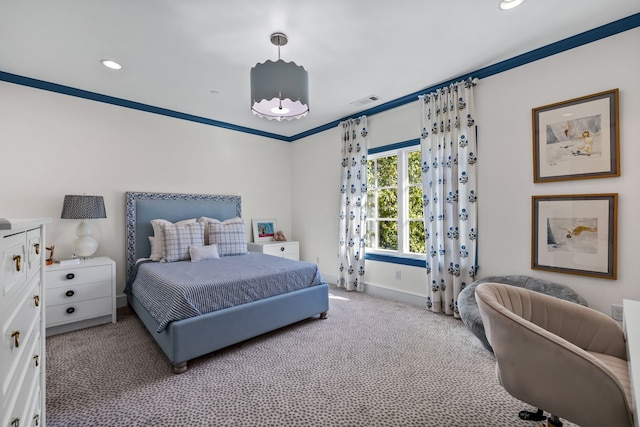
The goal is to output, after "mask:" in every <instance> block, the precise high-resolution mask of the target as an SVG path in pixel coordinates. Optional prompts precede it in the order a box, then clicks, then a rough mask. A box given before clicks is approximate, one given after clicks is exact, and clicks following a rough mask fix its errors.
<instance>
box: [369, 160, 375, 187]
mask: <svg viewBox="0 0 640 427" xmlns="http://www.w3.org/2000/svg"><path fill="white" fill-rule="evenodd" d="M375 185H376V162H375V160H368V161H367V187H369V188H373V187H374V186H375Z"/></svg>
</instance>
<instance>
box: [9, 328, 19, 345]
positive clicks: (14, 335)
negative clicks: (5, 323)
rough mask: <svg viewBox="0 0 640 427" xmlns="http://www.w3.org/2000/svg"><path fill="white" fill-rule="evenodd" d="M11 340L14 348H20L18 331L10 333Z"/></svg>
mask: <svg viewBox="0 0 640 427" xmlns="http://www.w3.org/2000/svg"><path fill="white" fill-rule="evenodd" d="M11 338H13V343H14V344H15V346H16V347H20V331H13V332H11Z"/></svg>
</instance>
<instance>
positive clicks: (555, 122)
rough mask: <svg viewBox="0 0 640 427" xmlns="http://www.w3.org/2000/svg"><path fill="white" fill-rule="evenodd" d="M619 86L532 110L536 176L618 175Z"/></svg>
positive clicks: (548, 178)
mask: <svg viewBox="0 0 640 427" xmlns="http://www.w3.org/2000/svg"><path fill="white" fill-rule="evenodd" d="M618 116H619V115H618V89H613V90H609V91H606V92H600V93H595V94H593V95H588V96H583V97H581V98H575V99H570V100H568V101H563V102H558V103H555V104H551V105H545V106H543V107H538V108H534V109H533V110H532V122H533V174H534V176H533V181H534V182H536V183H537V182H550V181H564V180H572V179H588V178H605V177H615V176H620V141H619V127H620V126H619V118H618Z"/></svg>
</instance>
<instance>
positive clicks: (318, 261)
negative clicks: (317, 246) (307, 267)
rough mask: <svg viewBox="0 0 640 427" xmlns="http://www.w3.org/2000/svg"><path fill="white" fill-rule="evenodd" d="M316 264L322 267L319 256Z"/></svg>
mask: <svg viewBox="0 0 640 427" xmlns="http://www.w3.org/2000/svg"><path fill="white" fill-rule="evenodd" d="M316 264H318V265H320V257H319V256H317V257H316Z"/></svg>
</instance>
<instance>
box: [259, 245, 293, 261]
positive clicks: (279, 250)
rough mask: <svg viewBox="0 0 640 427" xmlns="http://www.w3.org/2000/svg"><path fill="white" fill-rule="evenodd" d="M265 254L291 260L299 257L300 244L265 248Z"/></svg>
mask: <svg viewBox="0 0 640 427" xmlns="http://www.w3.org/2000/svg"><path fill="white" fill-rule="evenodd" d="M263 253H265V254H267V255H274V256H281V257H285V258H289V257H291V256H295V257H296V258H297V257H298V244H297V243H296V244H293V245H291V244H273V245H268V246H265V247H264V251H263Z"/></svg>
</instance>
